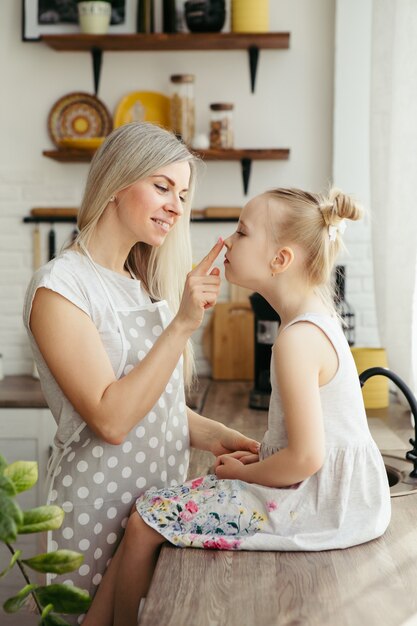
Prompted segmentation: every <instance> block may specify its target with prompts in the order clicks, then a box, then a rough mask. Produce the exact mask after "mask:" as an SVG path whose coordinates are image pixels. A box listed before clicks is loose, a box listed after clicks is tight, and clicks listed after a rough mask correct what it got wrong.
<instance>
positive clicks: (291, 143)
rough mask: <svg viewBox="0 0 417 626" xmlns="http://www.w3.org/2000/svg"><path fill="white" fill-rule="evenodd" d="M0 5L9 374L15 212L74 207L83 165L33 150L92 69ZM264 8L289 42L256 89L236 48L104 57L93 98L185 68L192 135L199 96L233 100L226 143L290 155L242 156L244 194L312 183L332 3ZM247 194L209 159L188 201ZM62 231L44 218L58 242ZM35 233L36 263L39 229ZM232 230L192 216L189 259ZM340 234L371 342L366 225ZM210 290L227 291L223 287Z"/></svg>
mask: <svg viewBox="0 0 417 626" xmlns="http://www.w3.org/2000/svg"><path fill="white" fill-rule="evenodd" d="M1 4H2V8H1V11H2V23H4V24H9V25H10V27H8V29H7V30H5V29H4V33H3V34H2V37H1V38H0V57H1V58H3V59H6V58H7V59H8V61H7V64H3V68H2V96H1V98H0V124H1V140H0V353H2V354H3V361H4V371H5V373H6V374H16V373H30V372H31V371H32V360H31V355H30V350H29V346H28V342H27V339H26V335H25V331H24V329H23V325H22V322H21V311H22V305H23V297H24V292H25V289H26V285H27V283H28V281H29V279H30V276H31V272H32V231H33V225H31V224H23V222H22V220H23V217H24V216H26V215H28V214H29V211H30V209H31V208H32V207H36V206H71V207H72V206H77V205H78V204H79V202H80V198H81V194H82V188H83V185H84V181H85V178H86V174H87V169H88V166H87V165H86V164H72V163H68V164H62V163H56V162H54V161H52V160H50V159H46V158H45V157H43V156H42V150H45V149H48V148H52V144H51V141H50V139H49V137H48V134H47V129H46V120H47V115H48V112H49V110H50V108H51V106H52V105H53V103H54V102H55V101H56V100H57V99H58V98H59V97H61V96H62V95H64V94H65V93H69V92H71V91H89V92H91V89H92V71H91V59H90V57H89V55H87V54H83V53H77V54H72V53H56V52H54V51H52V50H50V49H49V48H47V47H46V46H44V45H43V44H41V43H23V42H21V39H20V31H21V25H20V23H21V6H20V5H21V3H20V2H16V1H15V0H4V1H3V2H2V3H1ZM270 7H271V19H270V27H271V30H275V31H276V30H289V31H290V32H291V47H290V50H288V51H261V54H260V62H259V69H258V77H257V85H256V93H255V94H251V93H250V90H249V75H248V74H249V72H248V60H247V56H246V54H245V53H243V52H239V51H236V52H229V53H225V52H196V53H192V54H191V53H190V54H189V53H157V54H152V53H105V54H104V59H103V71H102V78H101V86H100V98H101V99H102V100H103V101H104V102H105V103H106V105H107V106H108V108H109V110H110V111H111V112H113V111H114V109H115V107H116V105H117V103H118V101H119V100H120V99H121V98H122V97H123V96H124V95H125V94H126V93H128V92H129V91H132V90H139V89H147V90H155V91H162V92H165V93H167V92H168V88H169V75H170V74H171V73H177V72H183V71H184V72H192V73H194V74H195V75H196V76H197V80H196V107H197V128H198V129H199V130H200V131H201V130H202V131H206V130H207V127H208V116H209V106H208V105H209V103H210V102H213V101H232V102H235V119H234V122H235V137H236V146H238V147H240V146H243V147H269V146H271V147H289V148H290V149H291V157H290V160H289V161H283V162H279V161H277V162H254V163H253V165H252V176H251V182H250V189H249V194H250V195H252V196H253V195H256V194H258V193H260V192H262V191H263V190H265V189H267V188H270V187H272V186H278V185H286V186H291V185H293V186H300V187H305V188H307V189H312V190H318V189H322V188H323V187H325V185H326V184H327V181H328V180H330V178H331V172H332V117H333V58H332V54H333V43H334V42H333V37H334V0H315V2H314V3H312V2H311V1H310V0H298V2H296V3H294V2H293V0H276V1H275V0H274V2H271V3H270ZM226 55H227V58H226ZM226 61H227V63H226ZM317 146H319V147H320V148H319V149H320V158H318V152H317ZM246 200H247V198H245V196H244V195H243V192H242V181H241V174H240V166H239V164H238V163H208V165H207V168H206V171H205V174H204V175H203V177H202V180H201V181H200V184H199V188H198V193H197V195H196V199H195V207H196V208H201V207H204V206H208V205H214V204H217V205H220V204H224V205H234V206H239V205H242V204H243V203H244V202H245V201H246ZM72 228H73V226H72V225H71V224H68V225H67V224H65V225H60V224H57V225H55V230H56V233H57V247H58V248H59V247H60V246H61V245H62V244H63V242H64V241H65V240H66V239H67V237H69V236H70V234H71V231H72ZM40 230H41V239H42V247H43V254H44V260H45V261H46V250H47V235H48V230H49V225H48V224H43V225H41V226H40ZM232 230H233V224H194V225H193V226H192V240H193V247H194V259H195V261H196V262H197V261H198V260H199V259H200V258H201V257H202V256H204V255H205V254H206V253H207V250H208V249H209V248H210V246H211V245H212V244H213V243H214V241H215V240H216V239H217V237H218V236H219V235H222V236H227V235H228V234H229V233H230V232H232ZM347 235H348V237H347V240H348V245H349V248H350V252H351V256H350V258H348V260H347V262H346V264H347V297H348V300H349V302H350V303H351V304H352V305H353V306H354V308H355V311H356V313H357V316H358V342H359V341H360V342H361V343H367V344H368V345H370V344H372V343H374V342H375V341H376V340H377V339H376V326H375V319H374V310H373V296H372V267H371V260H370V251H369V240H370V234H369V228H368V227H366V226H363V227H361V226H356V225H355V226H354V227H352V229H351V231H350V233H349V231H348V233H347ZM221 298H222V299H226V298H227V286H226V285H224V287H223V289H222V296H221ZM202 333H203V329H201V330H200V331H199V332H198V333H196V335H195V340H196V344H197V345H196V353H197V363H198V369H199V371H200V372H201V373H208V372H209V365H208V363H207V361H206V360H205V358H204V356H203V353H202V349H201V345H200V343H201V336H202Z"/></svg>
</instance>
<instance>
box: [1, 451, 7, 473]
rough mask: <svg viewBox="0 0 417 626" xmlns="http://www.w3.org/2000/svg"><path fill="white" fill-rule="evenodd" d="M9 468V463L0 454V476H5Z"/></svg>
mask: <svg viewBox="0 0 417 626" xmlns="http://www.w3.org/2000/svg"><path fill="white" fill-rule="evenodd" d="M6 467H7V461H6V459H5V458H4V456H3V455H2V454H0V474H3V472H4V470H5V468H6Z"/></svg>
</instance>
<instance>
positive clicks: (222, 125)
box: [210, 102, 234, 150]
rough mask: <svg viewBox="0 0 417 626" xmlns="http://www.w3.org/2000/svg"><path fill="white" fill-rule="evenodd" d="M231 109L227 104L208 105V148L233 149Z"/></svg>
mask: <svg viewBox="0 0 417 626" xmlns="http://www.w3.org/2000/svg"><path fill="white" fill-rule="evenodd" d="M233 108H234V105H233V104H230V103H228V102H213V104H210V148H212V149H213V150H224V149H227V148H233Z"/></svg>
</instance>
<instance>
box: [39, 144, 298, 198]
mask: <svg viewBox="0 0 417 626" xmlns="http://www.w3.org/2000/svg"><path fill="white" fill-rule="evenodd" d="M94 152H95V150H44V151H43V152H42V154H43V155H44V156H46V157H48V158H49V159H54V160H55V161H60V162H61V163H88V161H91V158H92V156H93V154H94ZM193 152H194V153H195V154H197V155H198V156H199V157H201V158H202V159H203V160H204V161H240V164H241V168H242V179H243V191H244V193H245V194H247V192H248V188H249V180H250V173H251V168H252V161H286V160H288V159H289V156H290V150H289V148H263V149H261V148H259V149H256V148H255V149H250V148H237V149H235V150H193Z"/></svg>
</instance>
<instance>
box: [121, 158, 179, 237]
mask: <svg viewBox="0 0 417 626" xmlns="http://www.w3.org/2000/svg"><path fill="white" fill-rule="evenodd" d="M190 175H191V170H190V164H189V163H188V162H187V161H181V162H178V163H172V164H171V165H166V166H165V167H161V168H160V169H158V170H157V171H156V172H154V173H153V174H151V175H150V176H147V177H146V178H143V179H142V180H139V181H138V182H136V183H133V185H129V187H126V189H122V190H121V191H119V192H118V193H117V198H116V210H117V212H118V218H119V220H120V223H121V224H122V225H123V227H124V228H125V229H127V231H128V233H129V236H131V237H132V241H133V242H134V243H136V242H138V241H140V242H143V243H147V244H149V245H150V246H160V245H161V244H162V243H163V242H164V240H165V237H166V236H167V234H168V233H169V232H170V231H171V230H172V229H173V228H174V226H175V224H176V223H177V221H178V220H179V219H180V217H181V216H182V214H183V212H184V204H185V202H186V199H187V192H188V187H189V183H190Z"/></svg>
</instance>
